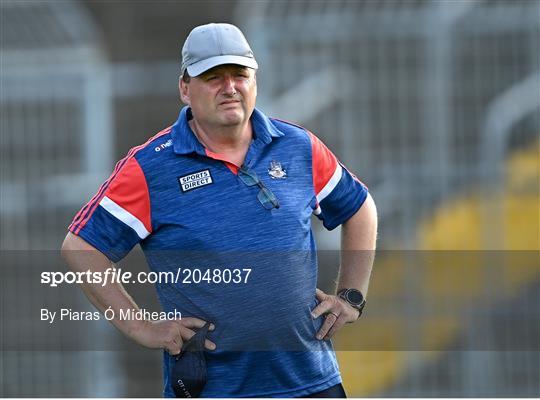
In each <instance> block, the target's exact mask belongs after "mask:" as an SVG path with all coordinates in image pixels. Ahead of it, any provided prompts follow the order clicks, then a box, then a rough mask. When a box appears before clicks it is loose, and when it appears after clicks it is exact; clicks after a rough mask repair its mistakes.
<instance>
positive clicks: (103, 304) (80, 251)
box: [62, 233, 141, 337]
mask: <svg viewBox="0 0 540 400" xmlns="http://www.w3.org/2000/svg"><path fill="white" fill-rule="evenodd" d="M62 257H63V258H64V260H65V261H66V263H67V264H68V266H69V268H70V269H71V270H73V271H75V272H84V271H86V270H88V269H90V270H91V271H92V272H101V273H105V271H106V270H107V269H108V268H111V267H112V266H113V264H112V262H111V261H110V260H109V259H108V258H107V257H105V255H103V254H102V253H101V252H99V251H98V250H96V249H95V248H93V247H92V246H90V245H89V244H88V243H86V242H85V241H84V240H82V239H81V238H79V237H78V236H75V235H73V234H71V233H69V234H68V235H67V236H66V239H65V241H64V244H63V245H62ZM80 286H81V288H82V290H83V292H84V293H85V295H86V297H88V299H89V300H90V302H91V303H92V304H93V305H94V306H95V307H96V308H97V309H98V310H99V311H101V312H102V313H103V312H105V310H107V309H108V308H111V309H112V310H113V311H114V315H115V318H114V319H113V320H111V323H112V324H113V325H114V326H116V328H118V329H119V330H120V331H121V332H122V333H124V334H125V335H127V336H129V337H133V333H134V331H135V330H137V329H138V328H139V326H140V325H141V321H138V320H120V319H119V318H118V316H119V315H120V310H128V309H134V310H138V309H139V308H138V306H137V304H136V303H135V301H134V300H133V299H132V298H131V296H130V295H129V294H128V293H127V292H126V290H125V289H124V287H123V286H122V284H121V283H108V284H106V285H101V284H99V283H89V282H85V283H81V284H80Z"/></svg>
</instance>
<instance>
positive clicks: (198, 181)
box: [178, 169, 214, 193]
mask: <svg viewBox="0 0 540 400" xmlns="http://www.w3.org/2000/svg"><path fill="white" fill-rule="evenodd" d="M178 182H179V183H180V189H182V192H184V193H185V192H188V191H190V190H193V189H197V188H200V187H202V186H206V185H210V184H212V183H214V182H213V181H212V175H210V170H209V169H205V170H203V171H199V172H194V173H193V174H189V175H184V176H180V177H178Z"/></svg>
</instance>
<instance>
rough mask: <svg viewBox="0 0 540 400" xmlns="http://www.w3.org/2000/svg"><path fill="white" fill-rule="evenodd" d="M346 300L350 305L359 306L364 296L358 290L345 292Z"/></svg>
mask: <svg viewBox="0 0 540 400" xmlns="http://www.w3.org/2000/svg"><path fill="white" fill-rule="evenodd" d="M347 300H348V301H349V302H350V303H352V304H356V305H360V304H362V302H363V301H364V296H362V293H360V292H359V291H358V290H354V289H351V290H349V291H348V292H347Z"/></svg>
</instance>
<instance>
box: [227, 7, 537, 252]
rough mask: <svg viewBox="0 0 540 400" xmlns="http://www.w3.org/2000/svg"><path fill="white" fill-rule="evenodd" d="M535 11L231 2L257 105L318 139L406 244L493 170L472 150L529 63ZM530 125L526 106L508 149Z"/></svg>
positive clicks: (384, 236)
mask: <svg viewBox="0 0 540 400" xmlns="http://www.w3.org/2000/svg"><path fill="white" fill-rule="evenodd" d="M539 7H540V6H539V3H538V2H537V1H527V0H526V1H496V2H495V1H493V2H490V1H454V2H452V1H431V2H424V1H407V2H400V1H376V2H369V1H366V2H351V1H332V2H323V1H301V0H295V1H279V2H268V1H256V2H240V3H239V5H238V7H237V21H239V22H241V23H242V24H243V25H244V27H245V29H246V32H247V35H248V37H249V38H250V40H251V41H252V42H253V43H252V44H253V47H254V51H255V54H257V57H258V59H259V60H260V65H261V68H260V70H259V73H258V83H259V99H260V102H259V104H260V105H261V107H262V108H263V109H265V110H267V111H268V112H269V113H270V114H274V113H275V114H276V116H279V117H281V118H284V119H290V120H292V121H295V122H297V123H300V124H304V125H306V126H307V127H309V128H310V129H311V130H313V131H314V132H315V133H316V134H318V135H319V136H320V137H321V138H323V140H324V141H325V142H327V143H328V144H329V145H330V147H331V148H332V149H334V150H335V151H336V152H337V153H338V155H339V156H340V157H341V158H342V161H344V162H345V163H346V164H347V165H348V166H349V167H350V168H351V169H353V170H355V171H356V172H357V174H358V175H359V177H361V179H364V180H365V181H366V182H367V184H368V185H369V186H370V187H371V189H372V192H373V194H374V196H375V197H376V200H378V204H379V207H378V208H379V213H380V218H381V235H380V236H381V240H382V244H383V245H385V246H387V247H392V248H395V247H401V248H409V249H413V248H416V247H417V241H416V226H417V223H418V221H419V220H421V219H422V218H425V217H426V216H429V215H430V214H431V213H432V211H433V209H434V207H435V206H436V205H438V204H440V203H441V202H443V201H446V200H448V199H449V198H452V197H453V196H455V195H456V194H459V193H460V191H468V190H474V188H476V187H477V185H481V184H482V183H483V181H484V180H485V176H486V175H485V171H484V170H485V169H486V168H487V169H491V170H496V169H499V170H501V169H502V165H501V164H502V163H503V161H504V158H498V159H497V160H492V159H490V162H491V163H490V164H489V165H483V164H482V163H483V159H482V158H481V157H479V154H480V153H481V149H482V148H486V146H488V147H489V146H490V145H491V143H493V142H495V141H497V138H496V133H495V132H493V133H489V132H483V130H484V129H485V128H484V121H485V118H486V113H487V111H488V107H489V105H490V103H491V102H492V101H493V100H494V99H495V98H497V96H499V95H501V94H502V93H504V92H505V91H506V90H508V89H509V88H511V87H512V86H513V85H517V84H519V82H521V81H522V80H524V79H525V78H526V77H528V76H529V75H531V74H533V73H535V72H536V71H538V69H539V66H540V56H539V51H538V49H539V46H540V45H539V42H540V39H539V37H540V35H539V25H540V23H539V19H538V14H539ZM323 71H324V73H323ZM530 97H531V96H530ZM530 97H529V98H530ZM532 97H534V94H532ZM529 101H531V100H529ZM532 101H533V102H534V101H535V99H534V98H533V99H532ZM515 106H516V107H518V106H517V105H515ZM520 106H524V107H528V106H527V105H526V104H520ZM538 125H539V123H538V113H535V114H529V116H528V118H526V121H525V122H524V125H523V126H520V127H518V128H519V129H520V130H522V131H523V132H522V133H521V135H518V136H519V137H517V136H516V140H515V141H514V142H513V143H512V145H513V146H523V145H527V143H528V142H530V141H531V140H530V139H531V137H534V136H535V135H538V132H539V129H538ZM509 128H510V129H516V127H515V126H514V127H509ZM509 145H510V143H509ZM503 150H504V149H503ZM488 247H489V244H488Z"/></svg>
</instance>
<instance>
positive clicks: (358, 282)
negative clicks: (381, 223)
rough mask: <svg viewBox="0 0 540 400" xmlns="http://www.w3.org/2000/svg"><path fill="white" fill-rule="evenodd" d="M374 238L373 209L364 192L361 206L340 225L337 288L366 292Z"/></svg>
mask: <svg viewBox="0 0 540 400" xmlns="http://www.w3.org/2000/svg"><path fill="white" fill-rule="evenodd" d="M376 241H377V209H376V207H375V203H374V201H373V199H372V197H371V196H370V195H369V194H368V197H367V198H366V200H365V202H364V204H362V207H360V209H359V210H358V211H357V212H356V214H354V215H353V216H352V217H351V218H350V219H349V220H348V221H347V222H345V223H344V224H343V226H342V230H341V265H340V270H339V278H338V284H337V290H338V291H339V290H340V289H342V288H354V289H358V290H360V291H361V292H362V294H363V295H364V297H366V295H367V291H368V286H369V278H370V275H371V269H372V267H373V260H374V258H375V247H376Z"/></svg>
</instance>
